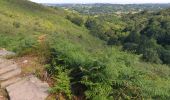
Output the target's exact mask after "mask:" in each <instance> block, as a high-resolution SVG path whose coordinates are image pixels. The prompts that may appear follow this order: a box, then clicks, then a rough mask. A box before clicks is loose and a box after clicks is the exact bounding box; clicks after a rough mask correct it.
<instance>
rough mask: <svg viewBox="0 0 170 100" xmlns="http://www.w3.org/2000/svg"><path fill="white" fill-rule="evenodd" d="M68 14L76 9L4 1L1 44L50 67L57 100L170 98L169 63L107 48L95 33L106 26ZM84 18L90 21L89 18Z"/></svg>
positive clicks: (0, 18) (0, 6)
mask: <svg viewBox="0 0 170 100" xmlns="http://www.w3.org/2000/svg"><path fill="white" fill-rule="evenodd" d="M68 15H71V13H69V12H67V11H64V10H63V9H60V8H58V9H54V8H50V7H45V6H42V5H39V4H35V3H32V2H29V1H27V0H1V1H0V48H5V49H8V50H11V51H14V52H16V53H17V54H18V57H21V56H25V55H32V54H34V56H37V57H38V58H39V62H40V63H42V64H43V65H44V66H46V67H45V68H44V69H45V70H46V71H47V72H48V75H47V76H48V79H49V80H50V81H51V82H50V83H51V85H50V86H51V88H50V89H49V92H50V93H51V94H52V96H54V98H55V97H62V98H65V99H68V100H71V99H75V100H76V99H78V100H82V99H83V100H86V99H90V100H113V99H115V100H125V99H127V100H129V99H134V100H136V99H137V100H140V99H141V100H142V99H157V100H159V99H163V100H169V99H170V86H169V84H170V73H169V72H170V68H169V66H168V65H161V64H154V63H147V62H144V61H141V60H140V58H141V55H136V54H132V53H129V52H125V51H121V49H120V48H121V47H120V46H108V45H107V43H106V42H105V41H103V40H100V39H99V38H97V37H96V36H94V34H96V33H95V32H97V33H99V32H100V31H102V32H103V30H102V29H103V28H102V27H97V28H95V29H100V30H97V31H96V30H95V31H91V30H90V29H88V28H86V27H85V26H87V25H82V26H81V25H78V24H76V23H75V20H72V19H74V18H72V16H71V17H69V16H68ZM73 16H74V14H73ZM77 16H78V15H77ZM77 16H76V17H77ZM78 17H79V16H78ZM83 18H84V20H88V19H87V16H83ZM70 20H71V21H70ZM106 20H109V19H107V18H106ZM115 20H117V18H116V19H115ZM76 21H77V20H76ZM89 22H91V21H89ZM83 24H87V23H83ZM105 24H107V25H112V26H113V28H117V29H121V30H122V27H125V25H124V23H119V22H118V25H115V23H108V22H105ZM92 26H93V23H92ZM91 28H94V27H91ZM106 28H108V27H106ZM92 32H94V33H93V34H92ZM125 34H126V33H125ZM97 35H98V34H97ZM100 36H101V37H100V38H102V36H105V35H100ZM42 58H43V59H42Z"/></svg>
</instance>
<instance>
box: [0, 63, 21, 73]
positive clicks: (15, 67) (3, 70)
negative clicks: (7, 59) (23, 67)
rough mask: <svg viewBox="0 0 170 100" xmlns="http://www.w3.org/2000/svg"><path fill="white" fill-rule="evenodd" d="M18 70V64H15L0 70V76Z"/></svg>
mask: <svg viewBox="0 0 170 100" xmlns="http://www.w3.org/2000/svg"><path fill="white" fill-rule="evenodd" d="M17 68H18V66H17V65H16V64H13V65H10V66H7V67H4V68H1V69H0V75H1V74H4V73H7V72H9V71H12V70H15V69H17Z"/></svg>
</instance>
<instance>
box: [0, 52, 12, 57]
mask: <svg viewBox="0 0 170 100" xmlns="http://www.w3.org/2000/svg"><path fill="white" fill-rule="evenodd" d="M10 55H15V53H13V52H10V51H6V50H0V56H2V57H4V56H10Z"/></svg>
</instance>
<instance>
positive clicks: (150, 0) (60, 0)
mask: <svg viewBox="0 0 170 100" xmlns="http://www.w3.org/2000/svg"><path fill="white" fill-rule="evenodd" d="M31 1H33V2H37V3H113V4H115V3H116V4H133V3H170V0H31Z"/></svg>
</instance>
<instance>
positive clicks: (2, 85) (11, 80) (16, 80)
mask: <svg viewBox="0 0 170 100" xmlns="http://www.w3.org/2000/svg"><path fill="white" fill-rule="evenodd" d="M21 80H22V78H20V77H16V78H12V79H9V80H7V81H4V82H2V83H1V88H5V87H7V86H9V85H11V84H14V83H16V82H19V81H21Z"/></svg>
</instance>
